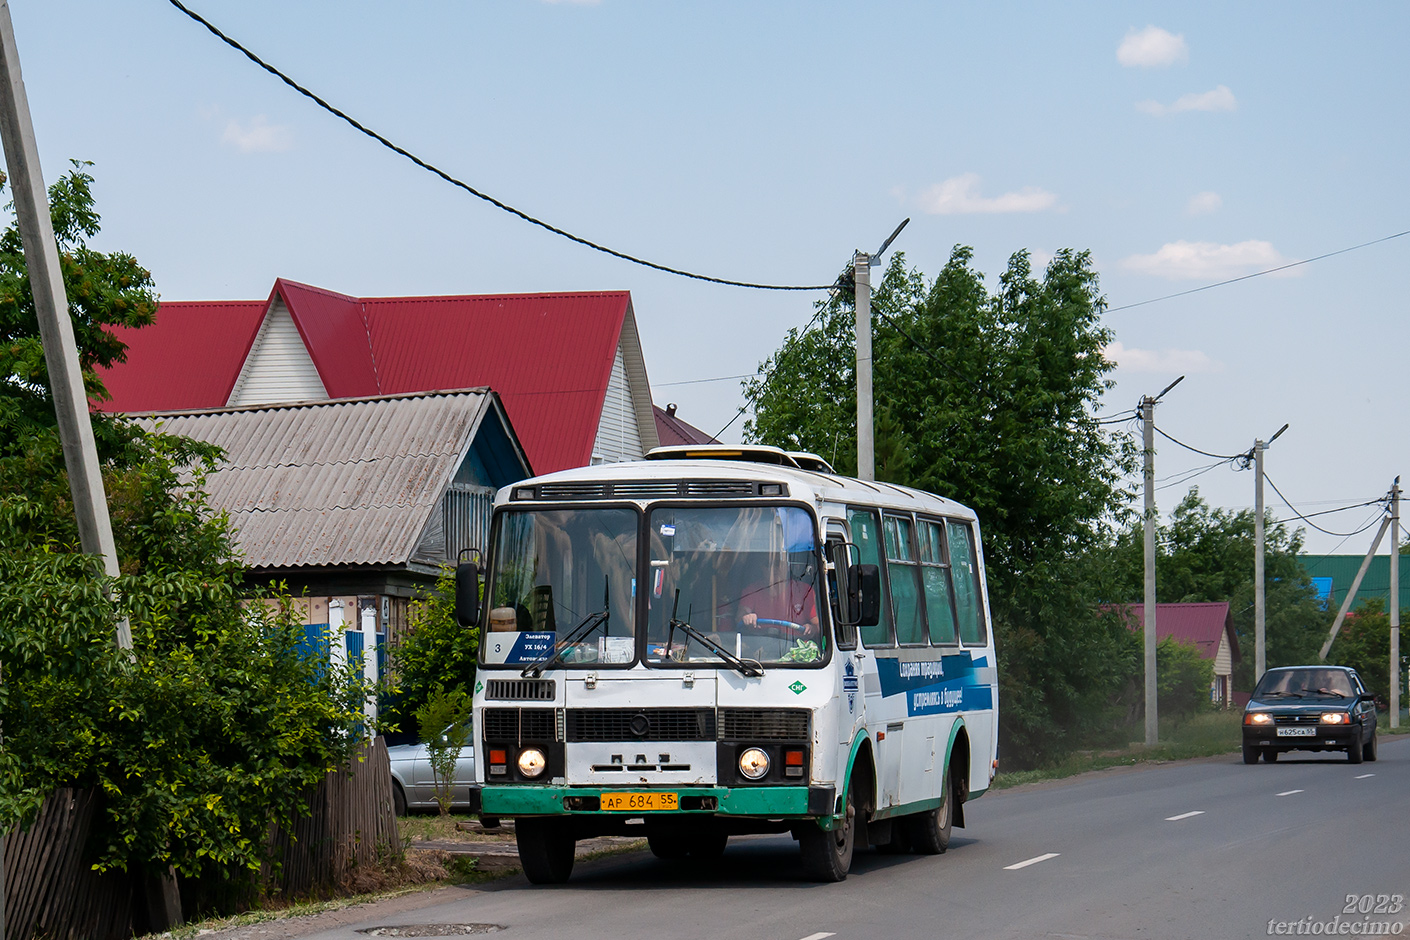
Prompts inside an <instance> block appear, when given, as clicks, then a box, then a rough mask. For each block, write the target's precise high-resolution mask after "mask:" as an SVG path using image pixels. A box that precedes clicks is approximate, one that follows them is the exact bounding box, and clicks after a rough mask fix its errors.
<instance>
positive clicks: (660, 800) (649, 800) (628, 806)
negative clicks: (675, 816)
mask: <svg viewBox="0 0 1410 940" xmlns="http://www.w3.org/2000/svg"><path fill="white" fill-rule="evenodd" d="M676 809H680V796H679V795H678V794H675V793H604V794H602V810H603V812H609V813H610V812H623V811H625V812H641V811H643V810H676Z"/></svg>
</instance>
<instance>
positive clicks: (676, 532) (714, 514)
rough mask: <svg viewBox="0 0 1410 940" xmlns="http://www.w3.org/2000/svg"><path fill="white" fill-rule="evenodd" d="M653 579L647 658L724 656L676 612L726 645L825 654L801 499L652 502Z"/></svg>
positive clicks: (764, 659)
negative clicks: (675, 623) (793, 502)
mask: <svg viewBox="0 0 1410 940" xmlns="http://www.w3.org/2000/svg"><path fill="white" fill-rule="evenodd" d="M648 532H649V535H650V547H651V558H650V566H651V568H650V575H649V579H648V580H647V592H648V593H647V605H648V610H649V612H648V621H647V635H646V651H647V652H646V658H647V662H649V663H672V662H678V663H702V664H703V663H716V664H719V663H721V658H720V656H719V655H718V654H717V653H715V652H713V651H711V650H710V649H708V648H706V647H705V646H704V645H703V644H701V643H699V642H698V641H694V640H692V639H691V637H689V636H688V635H686V634H685V633H684V632H683V631H681V630H680V629H678V628H677V629H672V627H671V621H672V619H676V620H679V621H683V622H685V623H688V624H690V625H691V626H692V627H694V628H695V630H696V631H698V632H699V633H702V634H705V635H707V636H708V637H709V638H710V639H711V640H713V641H714V642H715V643H717V644H719V645H720V646H721V647H723V648H724V649H725V650H727V651H729V652H731V653H733V654H734V655H735V656H737V657H740V658H742V659H749V660H756V661H758V662H761V663H769V662H773V663H812V662H820V661H821V660H822V659H823V657H824V654H825V651H826V645H825V644H826V633H825V631H824V630H823V629H822V626H821V624H822V621H821V620H820V614H821V609H822V607H823V605H824V604H825V603H826V601H825V599H823V598H821V597H819V593H818V585H819V583H820V581H819V578H818V557H819V556H818V550H817V534H816V531H815V529H814V526H813V521H812V517H811V516H809V514H808V513H807V512H806V511H804V510H803V509H801V508H798V507H795V506H724V507H709V508H704V507H670V508H657V509H655V510H653V511H652V513H651V518H650V522H649V523H648Z"/></svg>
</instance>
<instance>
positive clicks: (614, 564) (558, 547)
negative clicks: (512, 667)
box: [481, 509, 639, 665]
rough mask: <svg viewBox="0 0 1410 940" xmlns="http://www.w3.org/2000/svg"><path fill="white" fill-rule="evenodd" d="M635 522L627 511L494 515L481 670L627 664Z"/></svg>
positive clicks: (632, 651)
mask: <svg viewBox="0 0 1410 940" xmlns="http://www.w3.org/2000/svg"><path fill="white" fill-rule="evenodd" d="M638 518H639V517H638V515H637V513H636V512H635V511H634V510H631V509H555V510H534V511H523V512H519V511H515V512H506V513H502V514H501V515H500V517H499V526H498V530H497V536H496V539H495V546H494V548H495V550H494V556H493V559H492V561H491V565H492V569H491V571H490V573H489V582H488V585H487V593H486V598H487V599H488V601H489V603H488V604H487V605H486V606H487V607H488V608H489V623H488V625H487V626H488V632H487V633H486V635H485V641H484V643H483V645H482V646H481V649H482V651H483V652H482V656H483V659H484V661H485V662H487V663H509V664H524V665H528V664H531V663H534V662H538V661H542V660H545V659H547V658H549V657H551V656H553V655H554V653H555V652H557V653H558V654H559V658H560V659H561V661H563V662H566V663H616V664H625V663H631V662H632V661H633V660H635V659H636V640H635V636H636V630H635V619H636V618H635V616H634V614H633V608H634V600H635V593H636V591H635V588H636V579H635V577H634V575H635V573H636V572H635V570H634V569H635V567H636V546H637V524H638V522H637V520H638Z"/></svg>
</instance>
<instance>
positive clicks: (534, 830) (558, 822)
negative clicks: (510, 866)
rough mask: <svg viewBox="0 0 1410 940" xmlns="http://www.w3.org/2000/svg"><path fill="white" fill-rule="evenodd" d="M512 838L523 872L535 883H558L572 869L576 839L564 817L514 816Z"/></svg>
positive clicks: (560, 882) (564, 879) (561, 881)
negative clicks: (518, 817)
mask: <svg viewBox="0 0 1410 940" xmlns="http://www.w3.org/2000/svg"><path fill="white" fill-rule="evenodd" d="M514 841H515V842H516V843H518V846H519V864H521V865H523V866H524V876H525V877H526V878H528V879H529V880H530V881H531V882H533V883H534V884H536V885H559V884H562V883H563V882H565V881H567V880H568V876H569V875H571V874H572V873H573V856H574V854H575V853H576V851H577V840H576V839H574V838H573V831H572V830H571V829H569V828H568V821H567V820H564V819H540V818H527V819H516V820H514Z"/></svg>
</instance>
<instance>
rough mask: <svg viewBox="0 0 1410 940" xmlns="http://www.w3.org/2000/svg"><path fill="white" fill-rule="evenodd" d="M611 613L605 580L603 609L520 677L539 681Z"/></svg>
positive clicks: (529, 666)
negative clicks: (538, 679) (545, 671)
mask: <svg viewBox="0 0 1410 940" xmlns="http://www.w3.org/2000/svg"><path fill="white" fill-rule="evenodd" d="M611 612H612V606H611V604H609V603H608V599H607V583H606V581H605V579H604V582H603V585H602V609H601V610H599V611H595V612H593V613H590V614H588V615H587V616H586V617H584V618H583V619H582V620H580V621H578V625H577V626H576V627H574V628H573V629H571V630H569V631H568V635H567V636H566V637H564V638H563V642H562V643H558V644H556V645H555V648H554V650H553V652H551V653H549V654H547V655H546V656H542V657H540V658H538V659H536V660H534V661H533V662H531V663H529V665H527V666H525V667H524V670H523V672H521V673H519V675H520V676H522V677H524V678H525V679H528V678H530V677H533V678H535V679H537V678H539V677H540V676H542V675H543V671H544V670H545V669H547V668H549V667H550V666H554V665H557V664H558V663H560V662H562V661H563V657H564V655H566V654H567V652H568V650H570V649H572V648H573V647H574V646H576V645H577V644H578V643H580V642H582V641H583V640H584V639H586V638H587V635H588V634H589V633H591V632H592V631H594V630H596V629H597V628H598V627H600V626H602V625H603V624H605V623H606V622H607V621H608V619H609V618H610V616H611Z"/></svg>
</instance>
